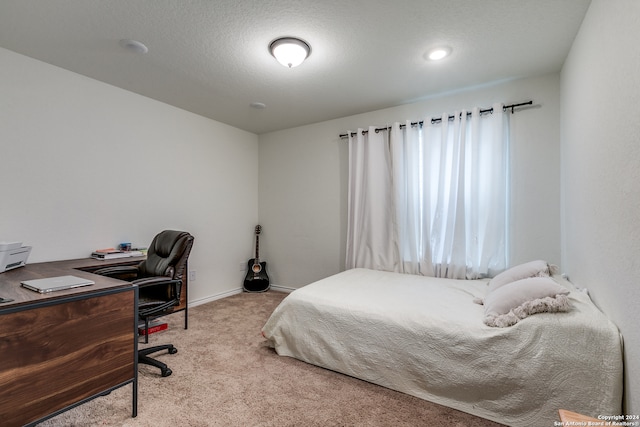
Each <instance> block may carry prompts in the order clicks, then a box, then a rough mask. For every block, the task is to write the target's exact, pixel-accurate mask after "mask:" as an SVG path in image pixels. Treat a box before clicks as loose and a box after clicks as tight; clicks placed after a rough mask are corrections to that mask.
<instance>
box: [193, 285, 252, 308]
mask: <svg viewBox="0 0 640 427" xmlns="http://www.w3.org/2000/svg"><path fill="white" fill-rule="evenodd" d="M241 293H242V288H237V289H232V290H230V291H226V292H222V293H219V294H215V295H211V296H208V297H205V298H199V299H196V300H193V301H189V307H196V306H198V305H202V304H206V303H208V302H212V301H215V300H219V299H222V298H226V297H230V296H231V295H236V294H241Z"/></svg>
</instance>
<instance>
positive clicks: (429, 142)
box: [346, 104, 509, 279]
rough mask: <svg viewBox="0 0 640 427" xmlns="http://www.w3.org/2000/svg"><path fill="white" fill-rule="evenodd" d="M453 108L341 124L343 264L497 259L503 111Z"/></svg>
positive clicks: (504, 222)
mask: <svg viewBox="0 0 640 427" xmlns="http://www.w3.org/2000/svg"><path fill="white" fill-rule="evenodd" d="M467 113H469V114H467ZM453 116H454V118H453V120H449V114H448V113H445V114H443V115H442V120H441V121H439V122H437V123H432V121H431V119H427V120H425V121H424V122H423V123H424V124H423V126H421V127H420V126H412V125H411V123H410V122H407V123H404V124H403V125H404V126H401V125H400V123H394V124H393V126H391V129H390V131H389V132H386V131H381V132H376V131H375V127H370V128H369V129H368V132H367V133H366V134H364V135H363V133H362V129H358V132H357V134H356V135H355V136H352V135H351V133H349V184H348V185H349V190H348V221H347V245H346V247H347V258H346V267H347V268H355V267H365V268H371V269H376V270H385V271H395V272H401V273H409V274H420V275H426V276H435V277H447V278H455V279H475V278H480V277H491V276H493V275H495V274H496V273H497V272H500V271H502V270H504V269H505V268H506V266H507V263H508V259H507V258H508V253H509V250H508V249H509V248H508V218H509V216H508V206H509V198H508V194H509V182H508V181H509V180H508V178H509V168H508V165H509V161H508V160H509V129H508V114H507V113H505V112H503V108H502V105H501V104H495V105H494V106H493V113H492V114H483V115H482V116H481V114H480V109H479V108H474V109H472V110H471V111H469V112H467V111H466V110H462V111H457V112H455V113H454V114H453Z"/></svg>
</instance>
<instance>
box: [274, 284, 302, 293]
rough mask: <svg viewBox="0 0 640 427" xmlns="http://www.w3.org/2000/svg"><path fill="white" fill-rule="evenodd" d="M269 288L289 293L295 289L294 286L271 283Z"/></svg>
mask: <svg viewBox="0 0 640 427" xmlns="http://www.w3.org/2000/svg"><path fill="white" fill-rule="evenodd" d="M271 290H272V291H276V292H286V293H288V294H290V293H291V292H293V291H295V290H296V288H288V287H286V286H278V285H271Z"/></svg>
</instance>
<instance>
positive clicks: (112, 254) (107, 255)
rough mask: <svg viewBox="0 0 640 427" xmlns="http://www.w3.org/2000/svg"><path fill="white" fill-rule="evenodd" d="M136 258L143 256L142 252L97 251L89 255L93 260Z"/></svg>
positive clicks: (111, 249) (109, 249)
mask: <svg viewBox="0 0 640 427" xmlns="http://www.w3.org/2000/svg"><path fill="white" fill-rule="evenodd" d="M136 256H144V253H143V252H142V251H121V250H118V249H115V248H107V249H98V250H96V251H93V252H92V253H91V258H95V259H102V260H104V259H114V258H129V257H136Z"/></svg>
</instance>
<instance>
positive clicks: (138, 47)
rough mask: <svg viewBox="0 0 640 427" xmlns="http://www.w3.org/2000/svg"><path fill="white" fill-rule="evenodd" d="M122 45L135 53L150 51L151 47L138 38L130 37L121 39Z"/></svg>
mask: <svg viewBox="0 0 640 427" xmlns="http://www.w3.org/2000/svg"><path fill="white" fill-rule="evenodd" d="M120 46H122V47H123V48H125V49H127V50H130V51H131V52H134V53H147V52H149V48H148V47H146V46H145V45H144V43H141V42H139V41H137V40H130V39H122V40H120Z"/></svg>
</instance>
